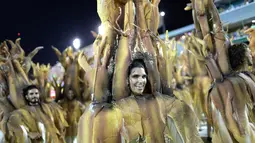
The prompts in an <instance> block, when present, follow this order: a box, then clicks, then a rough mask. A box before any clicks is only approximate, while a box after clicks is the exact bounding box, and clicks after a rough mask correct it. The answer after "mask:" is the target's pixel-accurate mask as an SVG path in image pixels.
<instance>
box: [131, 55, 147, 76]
mask: <svg viewBox="0 0 255 143" xmlns="http://www.w3.org/2000/svg"><path fill="white" fill-rule="evenodd" d="M133 68H144V70H145V73H146V74H148V72H147V69H146V66H145V63H144V61H143V60H142V59H135V60H133V62H132V63H131V64H130V65H129V67H128V76H129V75H130V74H131V70H132V69H133Z"/></svg>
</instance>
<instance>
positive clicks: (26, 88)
mask: <svg viewBox="0 0 255 143" xmlns="http://www.w3.org/2000/svg"><path fill="white" fill-rule="evenodd" d="M31 89H38V87H37V86H36V85H33V84H32V85H29V86H27V87H25V88H23V96H24V97H25V96H26V95H27V94H28V91H29V90H31ZM38 90H39V89H38ZM25 99H26V98H25Z"/></svg>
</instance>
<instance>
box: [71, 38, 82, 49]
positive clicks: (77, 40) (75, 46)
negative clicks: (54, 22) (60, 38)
mask: <svg viewBox="0 0 255 143" xmlns="http://www.w3.org/2000/svg"><path fill="white" fill-rule="evenodd" d="M73 46H74V48H75V49H76V50H78V49H79V48H80V47H81V40H80V39H78V38H76V39H74V40H73Z"/></svg>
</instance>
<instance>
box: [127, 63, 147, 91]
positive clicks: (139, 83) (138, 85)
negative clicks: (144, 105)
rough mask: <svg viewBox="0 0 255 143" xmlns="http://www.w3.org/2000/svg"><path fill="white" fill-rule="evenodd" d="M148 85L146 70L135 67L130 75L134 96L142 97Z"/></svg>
mask: <svg viewBox="0 0 255 143" xmlns="http://www.w3.org/2000/svg"><path fill="white" fill-rule="evenodd" d="M146 83H147V74H146V72H145V70H144V68H141V67H135V68H133V69H132V70H131V72H130V75H129V85H130V89H131V91H132V93H133V94H134V95H142V93H143V91H144V89H145V85H146Z"/></svg>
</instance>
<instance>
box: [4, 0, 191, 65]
mask: <svg viewBox="0 0 255 143" xmlns="http://www.w3.org/2000/svg"><path fill="white" fill-rule="evenodd" d="M188 2H190V0H161V3H160V7H159V8H160V11H165V13H166V15H165V24H166V29H168V30H173V29H177V28H180V27H183V26H185V25H188V24H191V23H192V15H191V12H186V11H184V10H183V9H184V7H185V6H186V3H188ZM0 16H1V17H0V18H1V20H0V41H1V42H2V41H4V40H6V39H10V40H15V39H16V38H18V37H20V38H21V46H22V48H23V49H24V50H25V52H26V53H27V54H28V52H30V51H32V50H33V49H34V48H36V47H38V46H43V47H44V49H43V50H41V51H40V52H39V53H38V54H37V55H36V56H35V57H34V59H33V61H35V62H39V63H51V65H53V64H55V63H56V61H57V57H56V56H55V53H54V52H53V51H52V49H51V45H53V46H55V47H57V48H58V49H59V50H61V51H62V50H64V49H65V48H66V47H67V46H69V45H72V41H73V39H74V38H76V37H78V38H80V39H81V40H82V43H81V44H82V46H86V45H89V44H91V43H92V42H93V40H94V38H93V37H92V35H91V33H90V31H91V30H94V31H97V27H98V26H99V25H100V20H99V17H98V15H97V10H96V0H72V1H71V0H69V1H67V0H2V1H1V8H0ZM18 33H20V36H18Z"/></svg>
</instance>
